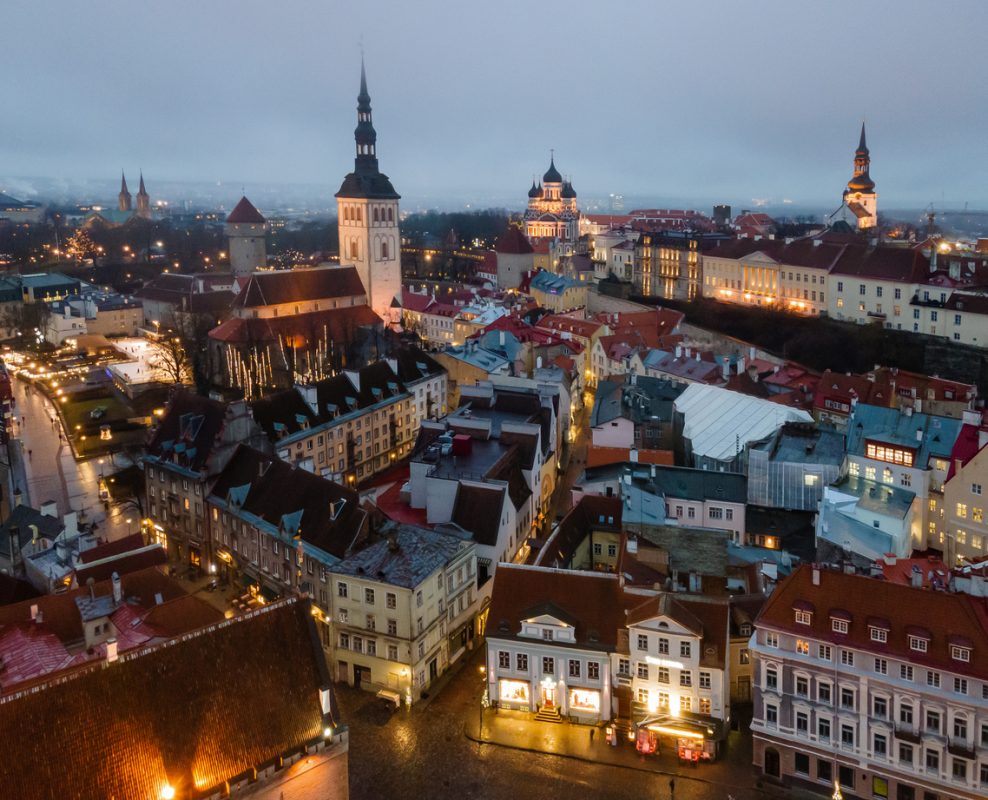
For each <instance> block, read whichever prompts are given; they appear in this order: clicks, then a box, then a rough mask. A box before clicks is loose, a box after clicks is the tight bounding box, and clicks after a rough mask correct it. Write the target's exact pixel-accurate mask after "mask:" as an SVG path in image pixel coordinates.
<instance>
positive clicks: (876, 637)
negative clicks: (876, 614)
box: [869, 627, 889, 644]
mask: <svg viewBox="0 0 988 800" xmlns="http://www.w3.org/2000/svg"><path fill="white" fill-rule="evenodd" d="M869 630H870V631H871V640H872V641H873V642H881V643H882V644H884V643H885V642H887V641H888V640H889V632H888V631H887V630H885V628H875V627H872V628H870V629H869Z"/></svg>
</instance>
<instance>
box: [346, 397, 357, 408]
mask: <svg viewBox="0 0 988 800" xmlns="http://www.w3.org/2000/svg"><path fill="white" fill-rule="evenodd" d="M346 404H347V405H348V406H350V408H356V407H357V398H356V397H347V398H346Z"/></svg>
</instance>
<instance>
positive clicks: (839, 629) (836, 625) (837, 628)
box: [830, 617, 850, 633]
mask: <svg viewBox="0 0 988 800" xmlns="http://www.w3.org/2000/svg"><path fill="white" fill-rule="evenodd" d="M830 627H831V629H832V630H833V632H834V633H847V631H848V629H849V627H850V626H849V625H848V622H847V620H846V619H838V618H837V617H832V618H831V620H830Z"/></svg>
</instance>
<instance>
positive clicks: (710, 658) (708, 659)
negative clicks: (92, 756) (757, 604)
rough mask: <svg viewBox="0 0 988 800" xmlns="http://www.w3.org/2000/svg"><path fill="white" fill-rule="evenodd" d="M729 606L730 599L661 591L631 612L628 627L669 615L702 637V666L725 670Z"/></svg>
mask: <svg viewBox="0 0 988 800" xmlns="http://www.w3.org/2000/svg"><path fill="white" fill-rule="evenodd" d="M729 615H730V606H729V605H728V602H727V599H726V598H724V599H718V600H712V599H705V598H702V597H699V596H696V597H693V598H690V597H688V596H686V595H674V594H669V593H668V592H662V593H661V594H658V595H656V596H655V597H650V598H648V599H647V600H645V601H643V602H642V603H641V604H640V605H638V606H636V607H635V608H632V609H630V610H629V611H628V618H627V624H628V626H629V627H630V626H632V625H636V624H640V623H642V622H647V621H648V620H650V619H655V618H656V617H668V618H669V619H671V620H673V621H674V622H676V623H678V624H679V625H682V626H683V627H684V628H686V629H687V630H688V631H690V632H692V633H694V634H696V635H697V636H699V637H700V640H701V641H700V653H699V656H700V666H701V667H714V668H721V669H723V667H724V663H725V660H726V658H727V644H728V641H727V637H728V625H729Z"/></svg>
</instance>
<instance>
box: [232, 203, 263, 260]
mask: <svg viewBox="0 0 988 800" xmlns="http://www.w3.org/2000/svg"><path fill="white" fill-rule="evenodd" d="M267 231H268V221H267V220H266V219H264V217H263V216H261V212H260V211H258V210H257V209H256V208H254V204H253V203H251V202H250V200H248V199H247V197H246V196H244V197H241V198H240V202H239V203H237V205H236V207H235V208H234V209H233V211H231V212H230V216H228V217H227V218H226V235H227V238H228V239H229V240H230V245H229V246H230V271H231V272H233V274H234V275H235V276H237V277H240V276H241V275H250V273H252V272H253V271H254V270H255V269H257V268H258V267H263V266H264V265H265V264H267V260H268V254H267V247H266V242H265V235H266V234H267Z"/></svg>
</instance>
